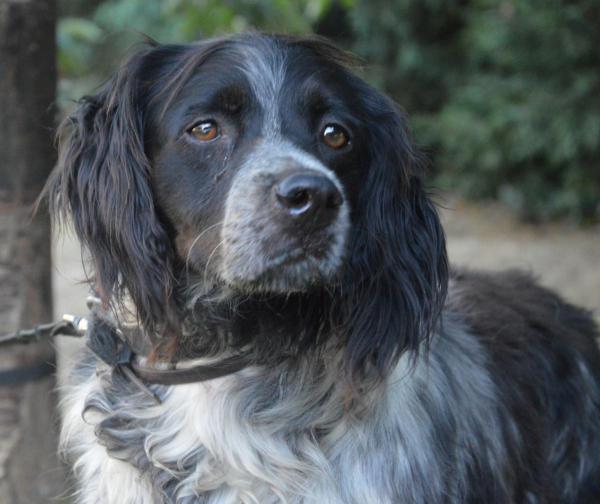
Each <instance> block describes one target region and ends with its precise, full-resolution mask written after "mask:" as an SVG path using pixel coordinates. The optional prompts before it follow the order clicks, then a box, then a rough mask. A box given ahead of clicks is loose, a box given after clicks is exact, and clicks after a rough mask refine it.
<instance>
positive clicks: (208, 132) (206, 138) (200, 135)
mask: <svg viewBox="0 0 600 504" xmlns="http://www.w3.org/2000/svg"><path fill="white" fill-rule="evenodd" d="M190 134H191V135H193V136H194V138H196V139H197V140H200V141H201V142H210V141H211V140H214V139H215V138H217V137H218V136H219V127H218V126H217V123H216V122H215V121H202V122H201V123H198V124H196V126H194V127H193V128H192V129H191V130H190Z"/></svg>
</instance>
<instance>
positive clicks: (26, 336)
mask: <svg viewBox="0 0 600 504" xmlns="http://www.w3.org/2000/svg"><path fill="white" fill-rule="evenodd" d="M86 324H87V321H86V320H85V319H82V318H80V317H73V316H70V315H65V317H64V318H63V320H59V321H57V322H53V323H51V324H40V325H38V326H35V327H34V328H33V329H27V330H20V331H17V332H16V333H12V334H5V335H3V336H0V348H1V347H3V346H8V345H14V344H20V345H24V344H29V343H36V342H39V341H42V340H44V339H48V338H53V337H54V336H57V335H59V334H62V335H65V336H75V337H81V336H83V334H84V333H85V329H86V328H87V326H86ZM55 370H56V362H54V361H43V362H39V363H37V364H33V365H28V366H24V367H19V368H15V369H6V370H3V371H0V386H3V385H4V386H13V385H21V384H23V383H28V382H31V381H36V380H40V379H42V378H45V377H46V376H49V375H51V374H52V373H54V371H55Z"/></svg>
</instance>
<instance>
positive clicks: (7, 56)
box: [0, 0, 65, 504]
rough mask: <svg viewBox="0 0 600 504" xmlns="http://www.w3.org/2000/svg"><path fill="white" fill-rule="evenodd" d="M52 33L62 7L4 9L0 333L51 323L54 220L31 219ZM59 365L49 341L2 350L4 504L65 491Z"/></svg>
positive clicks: (28, 4)
mask: <svg viewBox="0 0 600 504" xmlns="http://www.w3.org/2000/svg"><path fill="white" fill-rule="evenodd" d="M55 25H56V5H55V0H0V334H5V333H10V332H14V331H15V330H17V329H18V328H30V327H32V326H34V325H36V324H40V323H44V322H49V321H51V319H52V299H51V284H50V274H51V269H50V226H49V219H48V216H47V215H46V214H45V213H43V212H41V213H40V214H38V215H37V216H36V217H34V218H33V219H32V218H31V210H32V206H33V203H34V202H35V199H36V197H37V196H38V194H39V192H40V190H41V188H42V186H43V184H44V181H45V179H46V177H47V176H48V173H49V172H50V170H51V168H52V166H53V164H54V161H55V149H54V147H53V130H54V119H55V117H54V115H55V114H54V100H55V92H56V60H55V53H56V47H55ZM54 362H55V355H54V349H53V347H52V346H51V345H50V344H49V342H41V343H36V344H33V345H28V346H16V345H14V346H8V347H7V346H4V347H2V348H0V503H7V504H8V503H10V504H19V503H27V504H37V503H49V502H52V501H53V500H54V499H55V498H56V497H60V496H61V492H62V491H63V488H64V481H65V476H64V470H63V466H62V465H61V464H60V463H59V461H58V459H57V455H56V448H57V446H56V432H57V428H56V427H57V425H56V423H57V419H58V415H57V412H56V393H55V390H54V389H55V378H54V373H51V374H49V371H50V370H51V367H52V366H53V364H54ZM14 370H21V375H20V376H19V375H18V374H15V373H14ZM34 375H37V378H36V377H35V376H34Z"/></svg>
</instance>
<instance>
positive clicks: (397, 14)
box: [354, 0, 600, 221]
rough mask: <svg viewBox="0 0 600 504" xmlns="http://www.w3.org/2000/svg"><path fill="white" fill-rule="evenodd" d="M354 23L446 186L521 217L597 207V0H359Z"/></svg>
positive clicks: (360, 45) (597, 211) (590, 214)
mask: <svg viewBox="0 0 600 504" xmlns="http://www.w3.org/2000/svg"><path fill="white" fill-rule="evenodd" d="M378 4H379V5H378ZM461 6H462V8H461ZM354 21H355V26H356V33H357V36H358V39H357V44H356V48H357V50H358V51H359V52H360V53H362V54H363V55H364V56H365V57H366V58H367V59H368V60H369V61H372V60H375V61H376V63H378V64H379V69H380V71H379V72H376V74H375V78H376V80H379V82H381V83H382V84H383V85H384V86H385V87H386V88H387V89H388V90H389V91H390V92H391V93H392V94H393V95H395V96H396V97H397V98H398V99H399V100H400V101H401V103H403V104H404V105H405V106H406V108H407V109H408V111H409V113H411V115H412V116H413V124H414V127H415V133H416V137H417V138H418V139H419V140H420V141H421V142H422V143H424V144H425V146H426V147H427V148H428V149H429V150H431V151H432V153H433V156H434V158H435V161H436V165H437V173H438V180H439V182H440V183H441V184H442V185H443V186H444V187H446V188H451V189H455V190H458V191H459V192H462V193H463V194H465V195H467V196H469V197H474V198H498V199H500V200H503V201H505V202H506V203H508V204H510V205H511V206H512V207H514V208H516V209H517V210H518V211H519V212H520V214H521V215H522V216H523V217H525V218H528V219H536V220H537V219H548V218H554V217H557V216H562V215H568V216H571V217H573V218H575V219H577V220H579V221H582V220H586V219H592V218H598V217H599V216H600V119H599V118H600V51H598V47H600V31H598V30H597V27H598V26H600V4H598V3H597V2H596V1H595V0H578V1H571V2H545V1H543V0H513V1H510V2H502V3H498V2H492V1H490V0H472V1H470V2H459V1H452V0H450V1H438V0H426V1H424V2H419V1H416V0H415V1H411V0H398V1H396V2H394V3H393V5H391V4H387V3H386V2H384V1H383V0H377V1H375V2H371V1H370V2H368V3H367V2H366V1H364V2H361V3H360V4H359V8H358V9H357V10H356V11H355V13H354Z"/></svg>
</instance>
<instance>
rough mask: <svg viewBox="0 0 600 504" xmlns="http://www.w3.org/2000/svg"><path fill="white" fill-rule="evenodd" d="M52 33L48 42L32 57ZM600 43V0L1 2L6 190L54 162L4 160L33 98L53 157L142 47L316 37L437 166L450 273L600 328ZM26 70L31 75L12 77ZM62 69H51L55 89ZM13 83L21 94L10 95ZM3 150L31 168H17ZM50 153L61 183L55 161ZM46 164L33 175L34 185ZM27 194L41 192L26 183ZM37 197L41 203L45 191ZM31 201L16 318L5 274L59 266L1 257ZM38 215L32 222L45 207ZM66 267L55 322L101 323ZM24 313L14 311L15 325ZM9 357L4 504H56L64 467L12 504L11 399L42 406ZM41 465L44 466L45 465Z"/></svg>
mask: <svg viewBox="0 0 600 504" xmlns="http://www.w3.org/2000/svg"><path fill="white" fill-rule="evenodd" d="M11 9H12V10H11ZM27 9H30V10H29V11H28V10H27ZM15 13H17V14H18V15H16V17H15ZM35 16H38V18H35ZM34 18H35V19H37V21H36V20H35V19H34ZM15 19H16V20H17V21H15ZM19 23H21V24H19ZM40 23H41V24H40ZM44 23H45V24H44ZM40 26H44V27H45V28H44V29H45V30H46V31H47V32H48V33H49V35H48V38H47V39H45V41H41V42H40V41H37V42H36V41H31V40H33V38H35V37H36V36H37V35H38V34H39V33H40V28H39V27H40ZM599 27H600V2H598V1H597V0H569V1H567V0H562V1H561V0H556V1H553V2H548V1H545V0H510V1H491V0H162V1H160V0H0V119H1V120H0V128H4V129H3V130H2V131H3V132H4V133H5V134H4V133H3V134H0V161H2V162H1V163H0V174H2V176H3V177H4V176H6V177H9V176H10V177H13V176H14V177H16V176H17V175H14V174H15V173H16V174H18V173H20V172H19V168H18V167H19V166H20V165H19V163H20V162H21V158H23V159H25V158H26V156H23V153H26V154H28V155H29V154H31V155H32V156H33V155H35V156H36V158H35V159H39V158H40V152H39V150H36V149H37V147H36V146H38V145H39V142H37V143H30V144H27V146H23V145H24V144H23V145H21V144H19V145H20V147H17V148H16V150H15V149H14V148H13V150H12V151H11V150H10V149H11V144H10V143H6V144H2V143H1V142H4V141H5V139H4V137H10V135H11V134H12V135H13V137H19V138H21V137H26V136H27V135H28V134H29V130H28V129H27V128H28V127H29V128H30V129H31V124H32V123H31V122H28V121H21V122H22V124H21V123H20V122H19V121H18V120H16V119H14V118H15V117H17V116H18V112H19V110H20V108H22V103H23V102H22V101H19V100H22V98H20V97H19V92H21V91H23V92H27V90H29V92H30V94H31V95H32V96H33V97H34V98H32V100H33V101H32V103H37V105H36V106H37V107H38V109H37V110H41V111H42V112H43V113H46V112H48V110H51V113H52V120H51V121H46V122H45V123H43V124H42V126H43V130H42V131H41V133H40V135H41V137H39V138H45V139H46V140H45V141H46V142H49V141H50V138H51V136H52V127H53V124H55V118H58V117H60V116H64V115H65V114H67V113H68V112H69V110H71V109H72V107H73V106H74V101H75V100H76V99H78V98H79V97H81V96H82V95H83V94H93V93H94V90H95V89H96V87H97V86H98V85H99V84H100V83H101V82H102V81H103V80H104V79H106V78H107V77H108V76H109V75H110V73H111V72H112V71H114V70H115V69H116V68H117V66H118V65H119V63H120V62H121V61H122V59H123V58H124V57H126V55H127V54H129V53H130V52H131V51H132V50H135V44H136V43H138V42H140V41H141V40H142V39H143V36H142V34H145V35H148V36H150V37H152V38H154V39H156V40H158V41H159V42H189V41H193V40H198V39H201V38H204V37H211V36H215V35H222V34H227V33H232V32H242V31H245V30H251V29H259V30H265V31H277V32H288V33H304V34H306V33H317V34H320V35H324V36H326V37H329V38H331V39H333V41H334V42H335V43H337V44H338V45H340V46H342V47H343V48H345V49H347V50H350V51H353V52H355V53H356V54H358V55H359V56H360V57H362V58H363V60H364V65H363V68H362V69H361V72H362V75H363V77H364V78H365V79H367V80H368V81H370V82H371V83H373V84H374V85H375V86H377V87H378V88H380V89H382V90H384V91H385V92H387V93H389V94H390V95H392V96H393V97H394V98H395V99H396V100H397V101H398V102H399V103H400V104H401V105H402V106H403V107H404V109H405V110H406V111H407V113H408V115H409V117H410V122H411V126H412V129H413V133H414V137H415V140H416V143H417V144H418V145H419V147H420V148H421V149H422V150H423V151H424V152H425V153H426V154H427V156H428V157H429V159H430V161H431V163H430V174H429V182H430V187H431V191H432V193H433V194H434V195H435V199H436V201H437V202H438V204H439V205H440V211H441V214H442V218H443V221H444V225H445V227H446V232H447V235H448V247H449V251H450V258H451V261H452V262H453V263H454V264H455V265H462V266H469V267H475V268H486V269H505V268H512V267H518V268H522V269H525V270H528V271H530V272H532V273H533V274H535V275H537V276H539V277H540V279H541V282H542V283H543V284H544V285H546V286H548V287H551V288H554V289H556V290H558V291H559V292H560V293H561V294H562V295H563V296H564V297H566V298H567V299H568V300H570V301H572V302H574V303H577V304H579V305H582V306H584V307H586V308H588V309H590V310H594V311H595V315H596V317H597V319H598V320H600V318H599V312H598V310H599V309H600V265H599V264H598V263H599V262H600V49H599V48H600V30H599ZM28 30H29V31H28ZM30 35H31V36H30ZM22 47H27V48H28V49H27V50H28V51H30V52H29V53H26V56H27V55H31V54H34V53H35V54H38V53H39V54H38V56H39V59H38V60H37V61H38V63H35V61H34V62H33V63H32V62H30V61H29V60H27V61H26V59H25V56H23V57H21V56H19V54H21V53H20V52H19V51H21V49H22ZM36 51H37V53H36ZM23 54H25V53H23ZM13 55H14V64H15V65H16V66H17V67H19V68H20V70H19V72H17V73H10V72H7V71H5V70H3V68H4V67H3V64H4V63H5V62H8V61H9V60H11V58H13ZM2 57H4V58H5V60H6V61H3V60H2ZM27 57H28V56H27ZM18 58H21V59H18ZM49 58H52V65H51V67H49V70H48V71H47V72H46V73H40V65H41V64H43V63H44V62H46V61H48V59H49ZM54 58H56V59H54ZM32 61H33V60H32ZM5 67H6V68H8V69H9V70H10V68H11V67H10V64H8V65H5ZM3 72H4V73H3ZM3 79H4V81H3ZM11 79H12V80H11ZM49 79H50V80H51V83H50V84H49V86H50V87H51V91H52V93H54V90H55V91H56V94H55V99H52V98H48V99H46V98H44V99H43V100H42V99H41V98H40V96H41V95H40V94H39V92H38V91H37V90H36V89H37V88H31V89H30V87H31V86H35V85H38V86H39V85H43V84H44V82H45V80H49ZM54 79H55V80H54ZM5 81H6V82H9V84H10V83H12V84H11V85H12V86H13V88H15V89H16V90H17V91H14V92H13V91H11V92H8V93H7V92H4V93H3V91H2V89H3V88H2V86H3V85H4V84H3V82H4V83H6V82H5ZM48 82H49V81H48ZM11 89H12V88H11ZM44 96H45V95H44ZM35 97H37V98H35ZM36 100H37V101H36ZM44 100H45V101H44ZM38 102H39V103H38ZM52 105H53V106H52ZM2 107H4V108H5V110H9V109H10V110H14V111H15V112H14V114H13V115H11V113H12V112H11V113H9V112H3V111H2ZM11 107H13V108H11ZM19 107H20V108H19ZM3 113H4V115H2V114H3ZM19 124H20V126H19ZM17 126H18V128H17ZM36 127H37V126H36ZM19 128H20V129H19ZM17 130H18V131H19V132H20V133H18V134H17V133H16V131H17ZM3 149H5V150H6V152H9V151H10V152H13V154H14V153H16V154H14V155H12V154H11V155H12V156H13V157H11V156H10V155H9V156H5V157H2V156H3V155H4V153H3ZM44 152H45V153H42V154H43V156H42V157H43V159H44V160H45V167H46V168H45V169H46V172H45V173H47V170H49V169H50V168H51V165H52V163H53V159H54V154H53V151H52V150H49V151H44ZM48 152H49V153H48ZM19 156H20V157H19ZM7 159H8V161H7ZM2 163H4V165H2ZM23 163H24V161H23ZM30 165H31V163H29V164H23V165H22V166H23V170H26V169H29V168H26V166H30ZM7 180H8V178H7ZM11 180H12V179H11ZM19 183H20V184H21V186H19V187H25V186H23V184H26V183H27V181H25V182H23V181H22V180H21V182H19ZM7 187H8V189H7ZM15 187H16V186H15ZM31 187H36V188H37V190H38V191H39V188H40V185H39V184H37V185H35V184H34V185H33V186H31ZM3 191H4V192H3ZM16 192H17V193H18V194H20V193H19V191H16ZM33 192H36V191H33V190H32V193H33ZM14 193H15V191H14V188H12V186H11V185H10V184H6V183H5V181H3V180H0V210H2V212H0V217H1V218H2V219H4V220H0V260H4V263H2V261H0V305H2V303H4V304H5V305H6V306H8V304H7V303H9V301H7V300H12V299H14V297H15V296H14V293H13V292H12V291H10V289H9V288H8V287H7V286H8V285H9V283H8V282H7V280H6V278H8V273H6V275H5V277H3V276H2V275H3V269H2V268H3V267H4V268H5V269H6V271H9V270H10V272H14V271H21V272H22V273H23V272H24V274H25V276H27V274H28V271H29V269H28V268H29V266H28V264H29V263H27V264H25V266H23V264H24V262H23V261H24V260H22V259H21V262H20V263H19V264H20V266H19V264H17V263H18V262H19V261H18V260H17V259H15V260H14V261H13V262H11V261H12V259H10V260H9V259H7V258H12V257H25V256H20V255H19V253H18V251H19V250H36V251H39V250H44V248H43V247H41V248H37V247H38V246H37V245H35V243H37V242H35V240H34V241H30V242H26V245H27V246H26V247H23V242H22V240H21V241H20V242H18V243H21V245H20V247H21V248H20V249H19V248H18V247H17V248H16V249H15V248H14V247H13V248H10V247H9V248H6V250H4V249H2V244H3V241H2V240H5V242H6V243H9V242H10V240H8V238H11V237H12V236H13V235H14V236H17V234H15V232H13V231H11V229H13V230H14V229H15V225H14V222H13V224H10V222H9V221H10V219H11V218H12V216H13V214H12V213H11V212H13V210H11V209H12V208H13V206H11V205H13V200H11V199H10V198H9V197H8V196H7V194H10V195H11V197H12V195H13V194H14ZM7 201H8V202H9V203H10V204H9V203H7ZM19 201H21V200H19ZM23 201H24V203H23V202H21V203H23V204H24V205H25V207H27V208H28V205H29V206H30V203H31V201H32V198H31V197H30V198H29V199H28V198H25V199H24V200H23ZM25 207H24V208H25ZM15 215H16V214H15ZM19 215H20V214H19ZM15 218H16V217H15ZM18 218H19V219H21V221H19V222H25V221H23V219H22V216H21V217H18ZM7 222H8V224H6V223H7ZM42 224H43V225H46V226H47V221H45V222H44V223H42ZM27 225H29V224H27ZM3 226H4V227H3ZM11 226H12V227H11ZM23 229H25V230H27V229H28V228H27V227H26V225H25V226H24V227H23ZM7 230H8V231H7ZM11 232H12V233H13V234H10V233H11ZM42 234H43V233H42ZM6 237H8V238H6ZM11 239H12V238H11ZM48 239H49V238H48ZM6 240H8V241H6ZM15 243H17V242H15ZM32 244H33V245H32ZM15 250H17V253H15ZM52 251H53V263H52V291H51V292H52V293H53V305H52V300H51V299H50V297H49V292H50V290H49V285H50V283H49V280H48V282H47V283H44V285H46V287H45V288H44V289H42V290H43V291H44V292H45V291H46V290H47V291H48V295H47V296H46V297H45V298H44V299H45V305H44V306H46V307H51V311H50V312H52V311H53V312H54V316H55V317H60V316H61V315H62V313H65V312H70V313H78V314H83V313H85V312H86V308H85V302H84V301H85V296H86V294H87V289H86V287H85V285H84V284H82V283H81V281H82V280H83V279H84V274H83V271H82V269H81V257H80V251H79V246H78V244H77V242H76V240H75V239H74V238H73V237H72V236H69V235H62V236H61V237H58V236H57V235H54V237H53V246H52ZM2 254H4V256H3V255H2ZM15 254H16V255H15ZM3 258H4V259H3ZM15 261H16V262H15ZM15 265H16V266H15ZM19 268H20V269H19ZM11 274H12V273H11ZM36 281H37V280H36ZM44 282H45V281H44ZM34 283H35V282H34ZM30 284H31V279H30ZM38 284H39V282H38ZM11 285H12V284H11ZM38 290H39V289H38ZM26 291H27V289H26V288H24V292H26ZM24 299H30V298H27V297H26V296H25V297H24ZM32 306H37V305H35V303H34V304H32V303H31V302H26V303H24V304H23V306H22V307H21V312H19V313H21V315H19V316H18V317H13V318H10V317H9V318H7V320H9V323H8V327H9V328H11V327H12V326H16V327H18V326H19V324H20V325H23V324H26V323H27V324H31V323H32V322H40V321H44V320H40V319H43V318H44V317H45V315H44V313H48V308H47V309H46V311H45V312H44V311H43V310H42V311H39V310H38V311H36V310H34V309H33V308H32ZM0 308H2V306H0ZM9 308H10V307H9ZM10 309H12V308H10ZM10 309H4V311H3V310H2V309H0V319H2V317H4V318H6V317H7V315H6V314H7V313H12V312H10ZM13 311H14V310H13ZM3 314H4V315H3ZM23 314H25V315H23ZM13 319H14V320H13ZM2 320H4V319H2ZM11 324H12V326H11ZM4 326H6V324H4ZM16 327H14V328H16ZM0 332H2V331H0ZM57 345H58V360H59V372H60V377H61V378H60V380H59V381H61V380H62V379H63V378H62V377H64V373H65V369H67V367H68V360H69V358H70V356H71V355H72V354H73V352H74V351H76V346H77V344H72V343H68V342H65V341H62V340H59V341H58V342H57ZM2 352H5V353H4V354H2V353H0V502H11V503H12V502H31V503H33V502H47V501H46V500H44V498H45V497H40V498H39V500H37V499H38V497H37V496H34V495H33V493H32V492H29V493H28V491H27V490H23V488H26V487H27V485H29V486H31V485H33V486H34V487H36V488H38V487H40V485H41V486H43V484H42V483H39V481H38V480H39V474H42V475H44V476H47V479H48V480H51V479H52V478H54V479H58V477H57V476H56V475H57V474H58V472H59V469H56V467H57V466H56V465H52V464H56V463H55V462H49V463H46V466H45V467H46V469H42V470H40V471H38V476H36V479H28V480H27V479H26V478H21V480H24V481H25V482H24V483H23V482H21V483H19V484H20V485H21V486H20V487H19V485H17V484H14V482H13V486H12V487H11V488H12V490H11V488H9V490H10V492H12V493H7V490H5V487H6V488H8V486H6V485H5V483H6V481H7V478H10V477H11V475H10V474H9V473H10V471H9V472H6V471H4V472H3V467H4V466H3V464H5V461H6V460H10V459H11V457H12V459H13V460H14V459H15V455H14V454H15V453H16V449H15V446H20V445H18V443H17V444H14V443H13V444H11V443H12V441H10V440H14V439H16V438H14V436H13V431H12V430H10V429H12V428H13V427H14V425H16V424H17V423H18V422H17V420H18V419H19V418H21V422H22V421H23V420H22V419H23V418H25V417H24V416H23V411H22V410H23V407H21V406H19V407H20V408H21V413H19V414H20V415H21V416H20V417H19V414H17V416H16V417H14V418H13V417H12V416H10V415H9V416H8V417H7V416H6V414H5V413H4V411H8V410H7V409H6V408H7V406H6V404H8V403H7V402H6V401H7V400H8V399H6V398H7V397H8V398H9V399H10V401H13V402H15V401H17V402H15V404H17V406H18V405H19V404H21V405H22V404H25V403H27V401H24V400H21V399H19V400H16V399H14V397H13V396H12V395H10V394H8V393H7V392H6V390H7V389H6V387H3V382H2V376H1V369H2V362H3V360H2V355H7V354H6V351H5V350H2ZM52 358H53V357H52ZM11 393H12V392H11ZM13 395H14V394H13ZM32 397H34V399H31V397H30V400H29V403H27V404H30V409H31V411H33V412H34V414H35V412H36V411H39V404H41V403H39V404H38V410H36V399H35V397H38V399H37V400H38V401H39V392H38V396H36V395H35V394H34V395H33V396H32ZM19 401H21V402H19ZM10 404H13V403H10ZM31 404H33V406H31ZM11 411H12V410H11ZM28 411H29V410H28ZM46 416H48V418H49V420H48V422H52V421H55V420H56V415H55V414H54V416H52V415H46ZM7 418H8V420H7ZM15 418H16V419H17V420H15ZM11 419H12V420H11ZM3 422H4V423H3ZM11 422H12V423H11ZM6 426H8V427H6ZM11 426H13V427H11ZM3 429H4V430H3ZM2 436H4V438H3V437H2ZM10 436H13V437H10ZM13 438H14V439H13ZM32 439H35V438H34V437H33V438H32ZM7 440H9V441H10V442H8V441H7ZM15 443H16V441H15ZM7 446H8V448H7ZM11 450H12V451H11ZM21 452H24V453H26V452H27V451H26V450H25V451H23V450H21ZM3 457H4V458H3ZM25 458H26V459H27V457H25ZM26 462H27V460H26ZM28 463H29V464H33V462H32V457H31V456H30V457H29V459H28ZM48 467H50V469H48ZM23 474H25V473H23ZM61 477H62V478H63V480H64V476H61ZM32 481H35V483H32ZM44 484H46V487H44V488H45V490H44V491H43V492H42V491H38V492H37V493H39V494H43V493H44V492H45V495H46V496H47V495H50V494H51V493H52V492H54V494H53V495H56V488H57V486H56V484H51V483H44ZM58 486H59V487H60V486H61V485H60V484H59V485H58ZM6 495H11V497H3V496H6ZM36 495H37V494H36ZM23 496H26V497H23ZM4 498H7V499H9V500H6V501H3V500H2V499H4Z"/></svg>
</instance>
